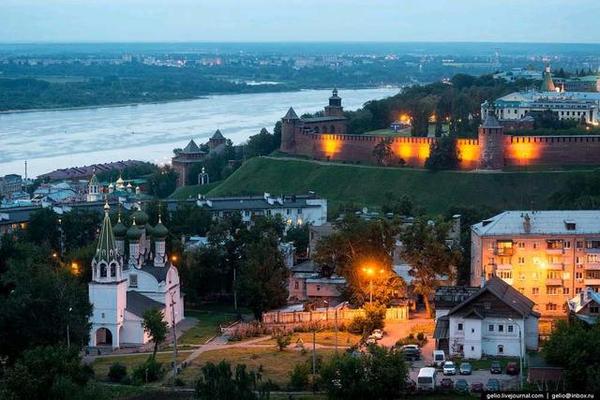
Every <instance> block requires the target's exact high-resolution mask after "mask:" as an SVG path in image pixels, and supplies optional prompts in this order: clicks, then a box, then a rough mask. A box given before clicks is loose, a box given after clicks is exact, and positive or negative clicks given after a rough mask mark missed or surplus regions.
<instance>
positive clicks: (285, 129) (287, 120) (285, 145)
mask: <svg viewBox="0 0 600 400" xmlns="http://www.w3.org/2000/svg"><path fill="white" fill-rule="evenodd" d="M300 125H301V121H300V118H298V115H297V114H296V111H294V109H293V108H292V107H290V109H289V110H288V112H287V114H285V116H284V117H283V118H282V119H281V151H283V152H285V153H294V152H295V150H296V131H297V130H298V129H299V128H300Z"/></svg>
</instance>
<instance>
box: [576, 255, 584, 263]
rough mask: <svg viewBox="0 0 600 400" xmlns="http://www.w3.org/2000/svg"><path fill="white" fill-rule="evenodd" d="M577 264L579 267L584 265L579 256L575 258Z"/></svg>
mask: <svg viewBox="0 0 600 400" xmlns="http://www.w3.org/2000/svg"><path fill="white" fill-rule="evenodd" d="M575 264H577V265H581V264H583V259H582V258H581V257H579V256H577V257H575Z"/></svg>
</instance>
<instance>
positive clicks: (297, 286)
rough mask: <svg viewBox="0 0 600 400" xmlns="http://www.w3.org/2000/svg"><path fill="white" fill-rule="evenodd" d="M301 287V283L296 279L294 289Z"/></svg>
mask: <svg viewBox="0 0 600 400" xmlns="http://www.w3.org/2000/svg"><path fill="white" fill-rule="evenodd" d="M299 287H300V284H299V282H298V281H295V282H294V289H299Z"/></svg>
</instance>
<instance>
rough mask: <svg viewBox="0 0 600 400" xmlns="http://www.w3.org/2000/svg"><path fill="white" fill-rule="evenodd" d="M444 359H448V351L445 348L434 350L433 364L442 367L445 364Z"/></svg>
mask: <svg viewBox="0 0 600 400" xmlns="http://www.w3.org/2000/svg"><path fill="white" fill-rule="evenodd" d="M444 361H446V353H444V350H434V351H433V366H434V367H441V366H442V365H444Z"/></svg>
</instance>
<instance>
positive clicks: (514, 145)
mask: <svg viewBox="0 0 600 400" xmlns="http://www.w3.org/2000/svg"><path fill="white" fill-rule="evenodd" d="M295 139H296V140H295V151H294V152H293V153H294V154H298V155H304V156H308V157H312V158H315V159H319V160H327V159H328V160H332V161H333V160H338V161H350V162H357V161H360V162H363V163H375V162H376V161H377V160H376V159H375V157H374V156H373V149H374V147H375V146H376V145H377V143H379V142H380V141H381V140H384V139H385V137H383V136H370V135H329V134H313V133H301V132H297V133H296V135H295ZM435 140H436V139H435V138H420V137H397V138H393V139H392V151H393V152H394V155H395V157H394V160H393V161H392V163H391V165H394V164H397V163H398V162H399V160H400V158H402V159H403V160H404V161H405V162H406V164H407V165H409V166H413V167H423V165H424V163H425V160H426V159H427V157H429V149H430V145H431V143H433V142H435ZM457 149H458V152H459V154H460V158H461V169H475V168H478V167H479V158H480V146H479V142H478V140H477V139H458V140H457ZM504 161H505V162H504V164H505V166H526V165H566V164H572V165H573V164H582V165H585V164H588V165H595V164H597V165H600V136H508V135H506V136H504Z"/></svg>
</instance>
